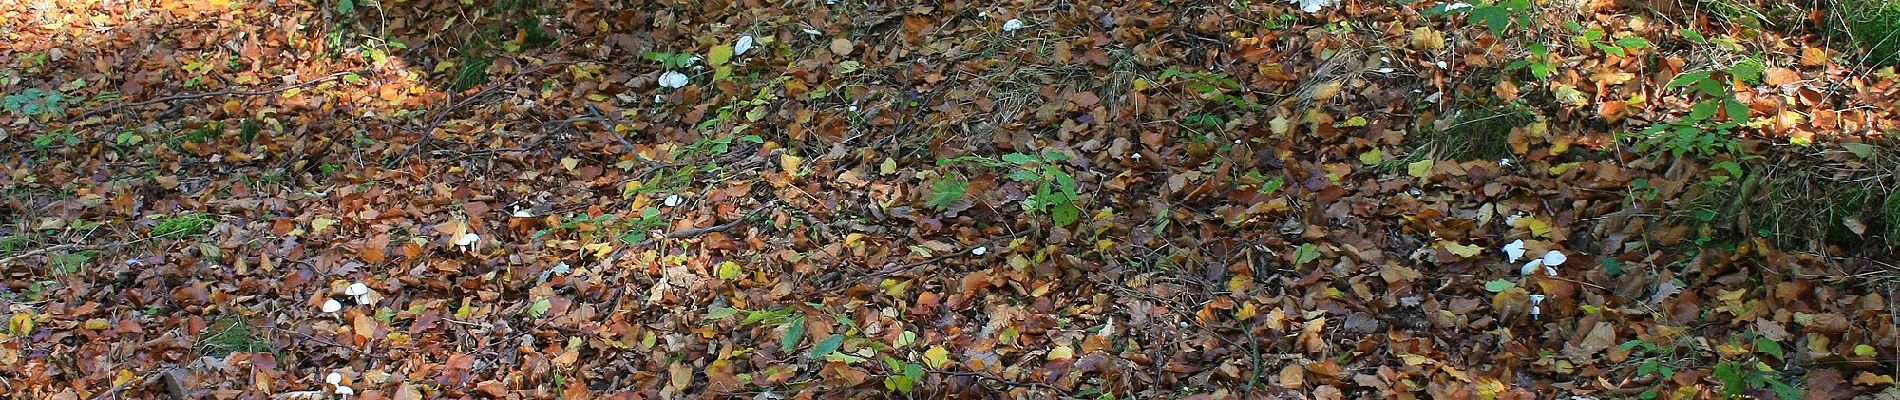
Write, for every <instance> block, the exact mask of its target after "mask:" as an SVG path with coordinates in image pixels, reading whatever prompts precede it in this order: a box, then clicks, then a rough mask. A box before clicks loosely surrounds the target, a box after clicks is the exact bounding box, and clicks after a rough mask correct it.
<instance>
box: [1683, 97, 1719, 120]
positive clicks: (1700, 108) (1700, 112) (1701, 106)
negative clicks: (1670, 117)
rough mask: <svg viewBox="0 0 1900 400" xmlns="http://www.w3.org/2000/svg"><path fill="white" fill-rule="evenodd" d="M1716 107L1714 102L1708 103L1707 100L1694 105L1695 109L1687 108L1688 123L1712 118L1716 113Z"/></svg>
mask: <svg viewBox="0 0 1900 400" xmlns="http://www.w3.org/2000/svg"><path fill="white" fill-rule="evenodd" d="M1716 107H1717V105H1716V104H1715V102H1714V101H1709V100H1703V101H1701V102H1698V103H1695V107H1691V108H1689V121H1691V122H1696V121H1704V120H1708V119H1709V117H1714V116H1715V112H1716Z"/></svg>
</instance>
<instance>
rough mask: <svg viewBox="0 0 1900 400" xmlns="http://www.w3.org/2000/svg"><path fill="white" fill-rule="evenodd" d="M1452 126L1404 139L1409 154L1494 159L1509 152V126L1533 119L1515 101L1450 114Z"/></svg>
mask: <svg viewBox="0 0 1900 400" xmlns="http://www.w3.org/2000/svg"><path fill="white" fill-rule="evenodd" d="M1453 115H1454V117H1453V119H1452V123H1451V125H1448V126H1445V127H1444V128H1442V129H1427V130H1424V131H1421V132H1420V133H1418V134H1415V135H1411V136H1409V137H1407V138H1406V142H1407V143H1406V144H1407V146H1408V147H1410V148H1411V149H1412V151H1410V152H1408V154H1434V155H1435V158H1438V159H1450V160H1458V161H1471V160H1480V159H1484V160H1495V159H1498V158H1501V157H1504V156H1505V155H1509V154H1510V153H1511V144H1510V140H1509V138H1510V135H1511V129H1513V128H1517V127H1520V126H1524V125H1528V124H1530V123H1531V122H1534V121H1536V119H1537V116H1536V115H1535V114H1532V113H1531V111H1530V110H1528V109H1525V108H1524V107H1523V106H1520V105H1516V104H1505V105H1501V106H1484V105H1480V106H1475V107H1470V108H1466V109H1463V110H1459V111H1458V112H1457V113H1456V114H1453Z"/></svg>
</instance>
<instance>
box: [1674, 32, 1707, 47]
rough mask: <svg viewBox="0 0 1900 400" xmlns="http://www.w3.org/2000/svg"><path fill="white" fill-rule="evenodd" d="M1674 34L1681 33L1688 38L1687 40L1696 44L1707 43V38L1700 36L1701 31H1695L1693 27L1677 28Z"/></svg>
mask: <svg viewBox="0 0 1900 400" xmlns="http://www.w3.org/2000/svg"><path fill="white" fill-rule="evenodd" d="M1676 34H1678V35H1682V37H1683V38H1685V39H1689V41H1691V42H1695V43H1696V44H1709V38H1706V37H1702V32H1696V31H1695V30H1694V29H1689V28H1682V29H1677V30H1676Z"/></svg>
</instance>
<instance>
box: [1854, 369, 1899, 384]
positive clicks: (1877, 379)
mask: <svg viewBox="0 0 1900 400" xmlns="http://www.w3.org/2000/svg"><path fill="white" fill-rule="evenodd" d="M1854 384H1856V385H1862V386H1879V385H1892V384H1893V376H1892V375H1874V374H1873V373H1871V372H1867V371H1861V372H1860V375H1859V376H1855V377H1854Z"/></svg>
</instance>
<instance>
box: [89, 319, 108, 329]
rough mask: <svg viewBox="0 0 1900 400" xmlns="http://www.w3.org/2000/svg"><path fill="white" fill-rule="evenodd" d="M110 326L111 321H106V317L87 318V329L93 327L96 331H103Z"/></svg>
mask: <svg viewBox="0 0 1900 400" xmlns="http://www.w3.org/2000/svg"><path fill="white" fill-rule="evenodd" d="M108 327H111V323H109V322H106V319H105V318H93V319H89V320H86V329H91V330H95V331H103V330H105V329H106V328H108Z"/></svg>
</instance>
